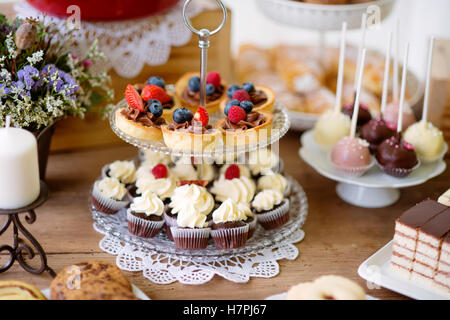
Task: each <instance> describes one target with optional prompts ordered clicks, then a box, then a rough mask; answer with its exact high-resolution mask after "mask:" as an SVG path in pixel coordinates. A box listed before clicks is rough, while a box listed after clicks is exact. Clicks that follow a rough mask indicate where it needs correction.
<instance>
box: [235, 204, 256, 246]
mask: <svg viewBox="0 0 450 320" xmlns="http://www.w3.org/2000/svg"><path fill="white" fill-rule="evenodd" d="M237 206H238V209H239V210H241V211H242V212H243V213H244V214H245V215H246V216H247V219H246V220H245V222H246V223H247V224H248V237H247V240H248V239H250V238H251V237H253V235H254V233H255V230H256V222H257V218H256V215H254V214H253V211H252V209H250V205H249V204H244V203H238V204H237Z"/></svg>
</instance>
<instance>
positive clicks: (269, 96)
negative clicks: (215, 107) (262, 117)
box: [220, 86, 275, 112]
mask: <svg viewBox="0 0 450 320" xmlns="http://www.w3.org/2000/svg"><path fill="white" fill-rule="evenodd" d="M253 92H257V93H258V92H263V93H264V95H265V100H264V101H263V102H259V103H258V100H259V98H258V97H255V94H254V93H253ZM253 92H251V93H250V98H251V102H252V103H253V105H254V107H253V111H258V112H259V111H267V112H273V106H274V104H275V93H274V92H273V90H272V89H270V88H269V87H266V86H255V91H253ZM230 100H231V99H225V100H224V101H222V102H221V103H220V110H221V111H222V112H223V111H224V110H225V107H226V106H227V103H228V101H230Z"/></svg>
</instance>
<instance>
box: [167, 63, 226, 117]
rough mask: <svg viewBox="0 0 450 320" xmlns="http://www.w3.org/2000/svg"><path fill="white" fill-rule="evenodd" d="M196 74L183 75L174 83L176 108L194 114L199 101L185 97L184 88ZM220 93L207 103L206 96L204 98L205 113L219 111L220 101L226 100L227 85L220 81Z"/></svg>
mask: <svg viewBox="0 0 450 320" xmlns="http://www.w3.org/2000/svg"><path fill="white" fill-rule="evenodd" d="M198 75H199V74H198V73H196V72H188V73H185V74H184V75H183V76H182V77H181V78H180V79H178V81H177V82H176V83H175V95H174V97H175V104H176V105H178V106H182V107H185V108H187V109H189V110H191V111H192V113H195V112H196V111H197V108H198V106H199V104H200V101H197V100H196V99H193V98H191V97H189V96H187V95H186V88H187V87H188V82H189V79H190V78H191V77H193V76H198ZM221 87H222V88H221V89H222V92H221V93H220V94H217V96H216V97H215V99H214V100H212V101H208V96H207V97H206V111H208V113H209V114H212V113H214V112H217V111H219V105H220V103H221V102H222V101H224V100H226V98H227V85H226V83H224V81H222V83H221Z"/></svg>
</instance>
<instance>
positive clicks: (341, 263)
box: [0, 132, 450, 299]
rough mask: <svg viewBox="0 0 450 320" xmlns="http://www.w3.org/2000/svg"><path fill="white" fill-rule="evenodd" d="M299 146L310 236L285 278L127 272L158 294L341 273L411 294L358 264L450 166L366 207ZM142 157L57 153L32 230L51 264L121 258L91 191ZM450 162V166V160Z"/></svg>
mask: <svg viewBox="0 0 450 320" xmlns="http://www.w3.org/2000/svg"><path fill="white" fill-rule="evenodd" d="M299 147H300V142H299V133H295V132H292V133H289V134H288V135H287V136H286V137H285V138H283V139H282V140H281V142H280V154H281V156H282V158H283V159H284V162H285V171H286V172H287V173H288V174H290V175H292V176H294V177H295V178H296V179H297V180H298V181H299V182H300V184H301V185H302V186H303V187H304V189H305V191H306V194H307V196H308V202H309V214H308V218H307V220H306V223H305V225H304V228H303V229H304V231H305V232H306V236H305V239H304V240H303V241H302V242H300V243H299V244H297V247H298V249H299V252H300V254H299V257H298V258H297V259H296V260H294V261H286V260H281V261H280V274H279V275H278V276H276V277H274V278H270V279H258V278H251V280H250V281H249V282H248V283H245V284H235V283H232V282H230V281H228V280H225V279H223V278H221V277H218V276H216V277H215V278H214V279H213V280H211V281H210V282H208V283H207V284H204V285H200V286H191V285H182V284H179V283H173V284H170V285H156V284H153V283H152V282H150V281H149V280H147V279H146V278H144V277H143V276H142V272H135V273H131V272H125V274H126V276H127V277H128V279H129V280H130V281H131V282H132V283H134V284H136V285H137V286H138V287H139V288H141V289H142V290H143V291H144V292H145V293H146V294H147V295H148V296H150V297H151V298H152V299H186V298H189V299H263V298H265V297H267V296H269V295H272V294H275V293H281V292H285V291H286V290H287V289H288V288H289V287H290V286H291V285H293V284H296V283H298V282H301V281H308V280H311V279H314V278H316V277H318V276H320V275H324V274H339V275H342V276H345V277H348V278H350V279H353V280H356V281H357V282H358V283H359V284H361V285H362V286H363V287H364V288H366V290H367V292H368V294H370V295H373V296H375V297H377V298H381V299H402V298H404V297H403V296H401V295H398V294H396V293H394V292H391V291H389V290H386V289H375V290H368V289H367V287H366V283H365V281H364V280H363V279H361V278H360V277H359V276H358V274H357V269H358V266H359V265H360V264H361V263H362V262H363V261H364V260H365V259H366V258H368V257H369V256H370V255H372V254H373V253H374V252H375V251H377V250H378V249H379V248H380V247H382V246H383V245H384V244H386V243H387V242H388V241H389V240H391V239H392V236H393V230H394V220H395V219H396V218H397V217H398V216H399V215H400V214H401V213H402V212H403V211H404V210H405V209H407V208H409V207H410V206H412V205H414V204H415V203H417V202H419V201H421V200H423V199H425V198H427V197H431V198H434V199H436V198H437V196H438V195H440V194H441V193H443V192H444V191H445V190H446V189H447V188H448V187H450V185H449V181H450V173H449V170H447V171H446V172H445V173H444V174H442V175H441V176H440V177H437V178H435V179H433V180H432V181H429V182H428V183H426V184H424V185H422V186H417V187H413V188H408V189H404V190H403V192H402V197H401V199H400V201H399V202H398V203H396V204H395V205H393V206H391V207H388V208H382V209H363V208H357V207H352V206H350V205H348V204H347V203H345V202H343V201H342V200H341V199H339V198H338V197H337V195H336V193H335V184H336V183H335V182H333V181H330V180H328V179H326V178H324V177H322V176H320V175H319V174H317V173H316V172H315V171H314V170H313V169H311V168H310V167H309V166H308V165H306V164H305V163H304V162H303V161H302V160H301V159H300V158H299V156H298V155H297V150H298V149H299ZM135 155H136V149H135V148H133V147H130V146H128V145H122V146H117V147H110V148H104V149H95V150H92V149H91V150H81V151H77V152H70V153H58V154H53V155H51V156H50V159H49V168H48V181H47V182H48V185H49V187H50V189H51V197H50V199H49V200H48V202H46V203H45V204H44V205H43V206H42V207H41V208H38V209H37V211H36V212H37V221H36V222H35V223H34V224H33V225H31V226H30V230H31V232H32V233H33V234H34V235H35V236H36V237H37V239H38V240H39V241H40V243H41V244H42V246H43V247H44V248H45V250H46V251H47V253H48V260H49V264H50V266H51V267H53V268H54V269H55V271H56V272H58V271H60V270H61V269H62V268H63V267H65V266H67V265H69V264H72V263H74V262H79V261H82V260H86V259H100V260H104V261H110V262H114V261H115V256H112V255H109V254H106V253H104V252H103V251H101V250H100V249H99V246H98V242H99V241H100V239H101V238H102V237H103V236H102V235H101V234H99V233H97V232H96V231H94V229H93V227H92V223H93V220H92V218H91V214H90V212H89V210H88V205H87V199H88V194H89V188H90V187H91V185H92V183H93V182H94V180H95V179H96V178H97V177H98V176H99V174H100V169H101V167H102V166H103V165H104V164H106V163H109V162H112V161H114V160H117V159H126V158H129V157H133V156H135ZM446 161H447V164H450V161H449V158H447V159H446ZM0 219H2V218H0ZM1 221H3V220H1ZM1 221H0V222H1ZM10 239H11V238H10V234H5V235H3V236H1V237H0V243H1V244H3V243H6V242H8V243H9V241H10ZM5 261H6V256H5V255H3V256H0V263H1V264H3V263H5ZM6 279H19V280H24V281H28V282H30V283H33V284H35V285H36V286H37V287H39V288H46V287H48V286H49V284H50V282H51V278H50V276H49V275H46V274H45V275H39V276H36V275H32V274H29V273H27V272H25V271H24V270H22V269H21V268H20V267H19V266H18V265H17V264H16V265H14V266H13V267H12V268H11V269H10V270H9V271H8V272H6V273H4V274H0V280H6Z"/></svg>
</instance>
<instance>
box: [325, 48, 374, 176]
mask: <svg viewBox="0 0 450 320" xmlns="http://www.w3.org/2000/svg"><path fill="white" fill-rule="evenodd" d="M365 58H366V49H365V48H364V49H363V50H362V53H361V64H360V67H359V69H358V70H357V71H358V85H357V88H356V97H355V105H354V107H353V116H352V121H351V127H350V136H347V137H344V138H342V139H341V140H339V141H338V142H337V143H336V145H335V146H334V147H333V150H332V151H331V154H330V160H331V162H332V164H333V166H334V168H335V169H336V170H337V171H339V172H341V173H344V174H346V175H350V176H361V175H363V174H364V173H365V172H366V171H367V170H369V169H370V167H371V165H372V159H371V157H370V151H369V143H368V142H367V141H365V140H363V139H360V138H357V137H356V126H357V122H358V121H357V120H358V112H359V107H360V105H359V98H360V94H361V85H362V79H363V75H364V64H365Z"/></svg>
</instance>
